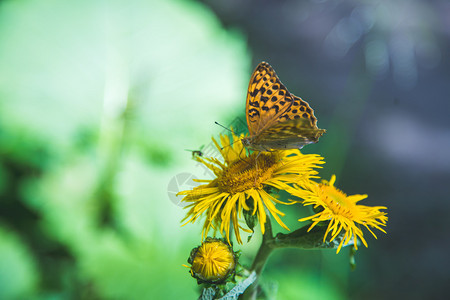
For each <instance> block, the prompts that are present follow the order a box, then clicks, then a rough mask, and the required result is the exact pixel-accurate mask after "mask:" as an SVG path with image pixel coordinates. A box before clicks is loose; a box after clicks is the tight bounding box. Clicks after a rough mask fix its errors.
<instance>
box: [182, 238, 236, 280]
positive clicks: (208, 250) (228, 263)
mask: <svg viewBox="0 0 450 300" xmlns="http://www.w3.org/2000/svg"><path fill="white" fill-rule="evenodd" d="M236 260H237V256H236V254H235V253H234V252H233V249H232V248H231V247H230V246H229V245H228V244H227V243H226V242H225V241H223V240H221V239H215V238H207V239H206V240H205V241H204V242H203V243H202V244H201V245H200V246H198V247H197V248H194V249H192V251H191V255H190V256H189V259H188V262H189V263H190V264H191V265H192V266H191V267H190V269H191V275H192V276H193V277H194V278H197V281H198V282H199V283H203V282H208V283H220V282H223V281H225V280H226V279H227V278H229V277H230V276H231V275H232V274H234V272H235V268H236Z"/></svg>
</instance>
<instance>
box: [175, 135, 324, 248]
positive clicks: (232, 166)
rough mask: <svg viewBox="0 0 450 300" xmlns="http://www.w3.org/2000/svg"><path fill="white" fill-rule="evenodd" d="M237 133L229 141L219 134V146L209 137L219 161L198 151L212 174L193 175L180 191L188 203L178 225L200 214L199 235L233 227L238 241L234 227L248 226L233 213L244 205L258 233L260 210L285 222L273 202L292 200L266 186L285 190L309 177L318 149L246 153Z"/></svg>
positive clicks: (227, 231)
mask: <svg viewBox="0 0 450 300" xmlns="http://www.w3.org/2000/svg"><path fill="white" fill-rule="evenodd" d="M242 137H243V136H241V137H237V136H235V135H233V141H230V138H229V137H228V136H222V135H221V137H220V139H221V144H222V147H221V146H220V145H219V144H218V143H217V142H216V140H215V139H214V138H213V142H214V144H215V145H216V147H217V149H218V151H219V152H220V154H221V156H222V157H223V161H221V160H218V159H216V158H213V157H211V158H208V157H198V159H197V160H198V161H199V162H201V163H203V164H204V165H205V166H206V167H207V168H209V169H210V170H212V171H213V172H214V174H215V176H216V178H215V179H213V180H197V182H202V183H204V184H203V185H200V186H198V187H195V188H194V189H192V190H187V191H183V192H180V193H179V195H185V197H184V198H183V201H184V202H189V203H191V204H189V205H188V206H186V208H190V210H189V212H188V213H187V214H186V217H185V218H184V219H183V221H185V220H187V221H186V222H185V223H184V224H183V225H185V224H187V223H189V222H192V223H193V222H195V221H196V220H197V219H198V218H199V217H201V216H205V217H206V220H205V223H204V225H203V232H202V237H203V238H204V237H206V236H207V235H208V232H209V230H210V229H211V228H213V229H214V230H219V231H220V233H221V234H222V235H223V236H226V238H227V240H228V242H230V230H231V228H233V229H234V232H235V236H236V240H237V241H238V243H240V244H242V240H241V236H240V230H241V229H242V230H244V231H247V232H251V231H249V230H248V229H245V228H243V227H241V226H240V225H239V223H238V217H241V216H242V213H243V212H244V211H248V212H250V211H251V214H252V216H255V214H256V216H257V218H258V220H259V223H260V225H261V231H262V233H264V224H265V223H266V218H267V215H266V212H269V213H270V214H271V215H272V217H273V218H274V219H275V220H276V221H277V222H278V224H280V225H281V226H282V227H284V228H285V229H287V230H289V228H288V227H287V226H286V225H285V224H284V223H283V222H282V221H281V219H280V216H284V213H282V212H281V211H279V210H278V209H277V208H276V207H275V205H276V204H277V203H279V204H293V203H295V202H288V203H286V202H282V201H280V200H278V199H277V198H275V197H274V196H272V195H271V194H269V192H268V191H267V190H268V189H269V188H271V187H273V188H276V189H279V190H289V189H291V187H290V186H289V184H293V183H295V182H298V181H299V180H307V179H308V178H310V177H314V175H316V174H317V171H315V170H313V168H317V167H319V164H322V163H324V162H323V158H322V157H320V156H319V155H315V154H308V155H303V154H301V153H300V151H299V150H286V151H274V152H253V153H252V154H248V153H247V151H246V150H245V148H244V146H243V145H242V142H241V139H242Z"/></svg>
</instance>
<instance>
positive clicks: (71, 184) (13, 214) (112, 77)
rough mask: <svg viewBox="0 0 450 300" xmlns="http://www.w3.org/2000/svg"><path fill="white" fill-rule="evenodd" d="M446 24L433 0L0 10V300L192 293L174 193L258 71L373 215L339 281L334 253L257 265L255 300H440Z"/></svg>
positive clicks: (448, 209)
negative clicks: (312, 131)
mask: <svg viewBox="0 0 450 300" xmlns="http://www.w3.org/2000/svg"><path fill="white" fill-rule="evenodd" d="M449 20H450V4H449V2H448V1H445V0H441V1H440V0H434V1H418V0H416V1H402V0H391V1H388V0H378V1H372V2H367V1H350V0H348V1H347V0H340V1H338V0H310V1H294V0H290V1H256V0H252V1H236V0H232V1H227V0H221V1H213V0H208V1H188V0H186V1H182V0H169V1H150V0H147V1H144V0H135V1H87V0H82V1H56V0H42V1H31V0H21V1H13V0H9V1H8V0H6V1H1V2H0V299H196V297H197V296H198V290H197V287H196V283H195V280H194V279H193V278H191V277H190V275H189V273H188V271H187V269H186V268H184V267H182V266H181V265H182V264H184V263H186V260H187V258H188V256H189V252H190V250H191V249H192V248H193V247H196V246H197V245H198V244H199V243H200V231H201V224H196V225H192V224H189V225H187V226H185V227H180V220H181V219H182V218H183V216H184V214H185V211H184V210H183V209H182V207H181V205H180V204H179V203H178V202H177V201H179V200H177V198H175V197H174V194H175V193H176V192H177V191H178V190H180V189H184V188H189V184H190V182H189V181H188V179H190V178H191V177H192V176H193V177H197V178H204V177H205V176H206V177H207V175H208V174H206V172H205V170H204V169H203V168H202V167H201V166H199V165H198V164H197V163H195V162H194V161H193V160H191V153H189V152H187V151H185V150H186V149H191V150H198V149H200V147H201V146H202V145H204V146H205V149H208V145H209V144H210V138H211V136H217V135H218V134H219V133H220V132H222V131H223V130H222V129H221V128H220V127H218V126H216V125H214V121H218V122H220V123H223V124H224V125H225V126H229V125H234V126H235V127H236V126H239V124H241V125H242V123H241V121H240V120H237V119H236V117H242V116H243V113H244V106H245V97H246V89H247V84H248V80H249V77H250V74H251V72H252V70H253V68H254V67H255V66H256V65H257V63H258V62H260V61H262V60H265V61H268V62H269V63H270V64H271V65H272V66H273V67H274V68H275V70H277V73H278V75H279V76H280V78H281V80H282V81H283V82H284V83H285V84H286V86H287V87H288V88H289V90H290V91H292V92H293V93H295V94H296V95H299V96H301V97H302V98H304V99H305V100H307V101H309V103H310V104H311V106H312V107H313V108H314V109H315V111H316V116H317V117H318V119H319V127H321V128H325V129H327V134H326V135H325V136H324V137H323V138H321V140H320V143H318V144H316V145H311V146H308V147H306V148H305V149H304V152H305V153H319V154H321V155H323V156H324V157H325V160H326V162H327V164H326V165H325V168H324V169H323V170H322V171H321V175H322V176H323V177H324V178H326V179H329V177H330V175H331V174H337V176H338V182H337V185H338V187H340V188H342V189H343V190H344V191H345V192H347V193H348V194H358V193H361V194H364V193H367V194H369V198H368V199H367V200H364V202H365V203H364V202H363V203H362V204H365V205H372V206H377V205H384V206H387V207H388V216H389V222H388V226H387V232H388V234H387V235H385V234H382V233H378V234H377V235H378V240H375V239H374V238H372V237H371V236H370V235H369V233H368V232H366V235H365V236H367V240H368V243H369V248H368V249H365V248H363V249H361V250H360V251H358V253H357V257H356V260H357V265H358V266H357V269H356V271H354V272H351V271H350V267H349V264H348V260H349V259H348V249H344V250H343V251H341V253H340V254H339V255H336V254H335V252H334V251H332V250H330V251H310V252H305V251H303V252H302V251H298V250H296V249H286V250H280V251H277V252H275V253H274V254H273V255H272V256H271V257H270V259H269V262H268V264H267V266H266V270H265V272H264V273H263V279H262V281H263V284H264V286H265V287H266V289H267V291H268V294H269V295H271V296H272V297H277V298H278V299H380V298H382V299H397V298H399V297H401V298H408V299H424V298H427V299H439V298H442V297H443V295H446V284H448V283H450V282H449V278H450V276H449V271H448V270H449V269H450V262H449V260H448V250H449V248H450V240H449V238H448V228H450V224H449V223H450V222H449V220H450V218H449V213H450V202H449V201H448V200H450V199H449V196H448V195H449V192H450V191H449V187H448V182H449V181H450V154H449V153H450V120H449V112H450V101H449V95H450V66H449V60H448V55H447V54H446V53H449V51H450V38H449V37H450V22H449ZM244 122H245V120H244ZM283 210H284V211H285V212H287V217H286V218H285V220H286V224H287V225H288V226H289V227H290V228H291V229H292V228H296V227H298V224H297V221H296V220H297V219H298V218H299V217H301V216H303V215H305V214H306V213H308V212H307V211H306V210H302V209H301V208H299V207H294V208H290V209H286V208H284V209H283ZM276 229H277V230H281V229H280V228H278V227H277V228H276ZM259 241H260V236H259V235H256V236H255V237H254V238H253V239H252V241H251V242H250V244H248V245H244V246H238V247H237V248H239V249H242V250H243V253H242V262H243V263H244V264H247V265H248V264H250V263H251V259H252V257H253V255H254V253H255V251H256V250H257V247H258V245H259Z"/></svg>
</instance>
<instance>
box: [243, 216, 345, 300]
mask: <svg viewBox="0 0 450 300" xmlns="http://www.w3.org/2000/svg"><path fill="white" fill-rule="evenodd" d="M309 227H310V226H305V227H302V228H300V229H297V230H295V231H293V232H291V233H288V234H284V233H278V234H277V235H276V236H275V237H274V236H273V233H272V224H271V223H270V219H267V221H266V223H265V224H264V228H265V232H264V235H263V239H262V243H261V246H260V247H259V250H258V253H257V254H256V256H255V260H254V261H253V264H252V267H251V271H255V273H256V280H255V282H254V283H253V284H252V285H251V286H250V287H249V288H248V289H247V290H246V291H245V292H244V294H243V295H242V299H243V300H249V299H256V296H257V291H258V289H257V288H258V280H259V277H260V276H261V273H262V271H263V270H264V266H265V264H266V261H267V259H268V258H269V256H270V254H271V253H272V251H273V250H275V249H280V248H299V249H303V250H313V249H336V248H337V246H338V245H339V243H340V241H341V238H342V236H338V237H336V238H335V239H334V240H333V241H332V242H330V241H325V242H324V241H323V237H324V235H325V233H326V228H327V227H326V226H316V227H314V228H312V229H311V230H310V231H308V228H309Z"/></svg>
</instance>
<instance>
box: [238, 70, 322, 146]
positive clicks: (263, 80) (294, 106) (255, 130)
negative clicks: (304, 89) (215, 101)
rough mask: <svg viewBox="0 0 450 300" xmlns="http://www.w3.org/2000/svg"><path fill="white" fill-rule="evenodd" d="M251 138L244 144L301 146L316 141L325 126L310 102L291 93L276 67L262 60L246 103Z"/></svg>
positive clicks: (254, 75)
mask: <svg viewBox="0 0 450 300" xmlns="http://www.w3.org/2000/svg"><path fill="white" fill-rule="evenodd" d="M246 117H247V126H248V130H249V133H250V136H249V137H246V138H244V139H242V143H243V144H244V146H245V147H246V148H248V149H251V150H256V151H272V150H284V149H294V148H298V149H301V148H302V147H303V146H304V145H307V144H311V143H317V141H318V140H319V137H321V136H322V135H323V134H324V133H325V130H324V129H319V128H318V127H317V119H316V117H315V116H314V111H313V110H312V108H311V107H310V106H309V104H308V103H307V102H306V101H304V100H302V99H301V98H300V97H297V96H295V95H294V94H291V93H290V92H289V91H288V90H287V89H286V87H284V85H283V84H282V83H281V81H280V79H279V78H278V77H277V75H276V73H275V71H274V70H273V68H272V67H271V66H270V65H269V64H268V63H266V62H262V63H260V64H259V65H258V66H257V67H256V69H255V71H254V72H253V74H252V77H251V79H250V83H249V87H248V92H247V102H246Z"/></svg>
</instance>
